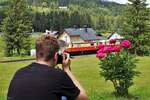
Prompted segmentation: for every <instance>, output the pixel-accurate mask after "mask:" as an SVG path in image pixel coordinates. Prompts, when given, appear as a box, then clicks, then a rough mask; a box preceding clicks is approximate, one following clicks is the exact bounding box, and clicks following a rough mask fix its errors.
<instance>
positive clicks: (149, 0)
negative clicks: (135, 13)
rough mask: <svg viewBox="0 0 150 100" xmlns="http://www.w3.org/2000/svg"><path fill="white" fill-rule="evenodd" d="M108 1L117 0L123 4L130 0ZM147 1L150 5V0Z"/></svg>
mask: <svg viewBox="0 0 150 100" xmlns="http://www.w3.org/2000/svg"><path fill="white" fill-rule="evenodd" d="M108 1H114V2H117V3H121V4H126V3H127V1H128V0H108ZM147 3H148V4H149V6H150V0H147Z"/></svg>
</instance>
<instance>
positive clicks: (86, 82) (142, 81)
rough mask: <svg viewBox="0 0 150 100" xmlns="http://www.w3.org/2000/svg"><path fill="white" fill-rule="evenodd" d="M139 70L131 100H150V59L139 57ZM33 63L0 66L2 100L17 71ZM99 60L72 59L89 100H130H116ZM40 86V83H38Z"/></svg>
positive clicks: (75, 73) (73, 67)
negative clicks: (101, 70) (102, 75)
mask: <svg viewBox="0 0 150 100" xmlns="http://www.w3.org/2000/svg"><path fill="white" fill-rule="evenodd" d="M138 59H139V60H140V61H139V63H138V64H137V70H138V71H140V72H141V75H140V77H136V78H135V79H134V82H135V84H134V85H133V86H132V87H131V88H130V89H129V92H130V94H131V95H132V98H130V100H150V79H149V74H150V63H149V61H150V57H138ZM30 63H32V62H17V63H3V64H2V63H1V64H0V100H6V95H7V90H8V86H9V83H10V80H11V78H12V77H13V75H14V73H15V72H16V70H18V69H19V68H22V67H24V66H26V65H28V64H30ZM98 63H99V60H98V59H97V58H96V57H95V56H88V57H86V56H85V57H77V58H74V59H72V65H71V68H72V72H73V74H74V75H75V76H76V77H77V79H78V80H79V81H80V83H81V84H82V85H83V87H84V88H85V89H86V91H87V94H88V97H89V100H128V99H127V98H116V97H115V96H114V95H113V94H112V92H113V90H114V89H113V85H112V84H111V83H110V82H109V81H108V82H106V81H105V80H104V78H103V77H101V76H100V75H99V71H100V68H99V65H98ZM37 84H38V83H37Z"/></svg>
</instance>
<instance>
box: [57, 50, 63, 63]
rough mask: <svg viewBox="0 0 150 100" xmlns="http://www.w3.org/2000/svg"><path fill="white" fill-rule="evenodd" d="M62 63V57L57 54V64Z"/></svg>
mask: <svg viewBox="0 0 150 100" xmlns="http://www.w3.org/2000/svg"><path fill="white" fill-rule="evenodd" d="M62 62H63V55H62V54H59V53H58V60H57V64H62Z"/></svg>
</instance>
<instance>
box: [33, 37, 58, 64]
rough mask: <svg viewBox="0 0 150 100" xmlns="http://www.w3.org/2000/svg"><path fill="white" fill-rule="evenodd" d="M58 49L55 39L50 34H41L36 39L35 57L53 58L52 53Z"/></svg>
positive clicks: (45, 59)
mask: <svg viewBox="0 0 150 100" xmlns="http://www.w3.org/2000/svg"><path fill="white" fill-rule="evenodd" d="M58 50H59V44H58V42H57V39H56V38H54V37H51V36H50V35H43V36H41V37H40V38H38V39H37V41H36V58H37V60H38V59H43V60H44V61H48V60H50V59H52V58H54V55H55V53H56V52H58Z"/></svg>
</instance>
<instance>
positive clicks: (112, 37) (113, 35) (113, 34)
mask: <svg viewBox="0 0 150 100" xmlns="http://www.w3.org/2000/svg"><path fill="white" fill-rule="evenodd" d="M123 38H124V37H122V36H121V35H119V34H118V33H116V32H115V33H112V34H111V35H110V36H109V37H108V39H109V40H111V39H123Z"/></svg>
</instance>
